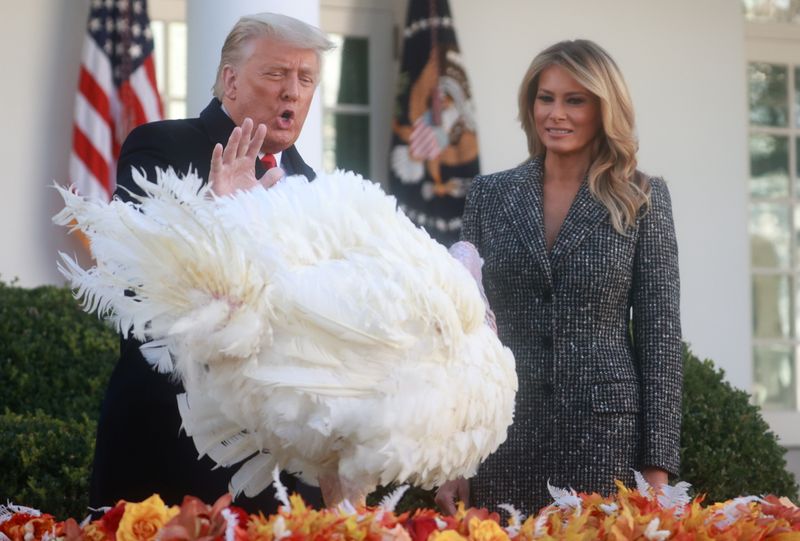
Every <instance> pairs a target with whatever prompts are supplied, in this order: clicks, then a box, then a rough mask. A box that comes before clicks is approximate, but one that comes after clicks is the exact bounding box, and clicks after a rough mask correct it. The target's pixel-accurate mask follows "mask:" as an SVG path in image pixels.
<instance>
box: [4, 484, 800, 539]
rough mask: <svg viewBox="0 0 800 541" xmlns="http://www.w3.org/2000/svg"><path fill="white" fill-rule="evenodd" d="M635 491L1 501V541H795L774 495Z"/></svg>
mask: <svg viewBox="0 0 800 541" xmlns="http://www.w3.org/2000/svg"><path fill="white" fill-rule="evenodd" d="M638 480H639V482H638V486H637V488H636V489H635V490H632V489H628V488H627V487H625V486H624V485H623V484H622V483H618V484H617V486H618V489H619V490H618V492H617V494H616V495H614V496H611V497H606V498H604V497H602V496H599V495H597V494H577V493H575V492H574V491H571V490H562V489H556V488H553V487H551V494H552V495H553V497H554V500H555V501H554V503H553V504H552V505H550V506H548V507H546V508H544V509H542V510H541V512H539V514H538V515H536V516H531V517H523V516H521V515H520V514H519V513H518V512H517V511H516V510H515V509H514V508H513V507H511V506H502V508H503V509H504V511H505V512H506V513H507V514H508V518H507V519H505V520H501V518H500V516H499V515H498V514H497V513H490V512H488V511H487V510H485V509H464V507H463V506H461V507H459V510H458V512H457V513H456V515H455V516H453V517H446V516H442V515H440V514H438V513H436V512H435V511H432V510H417V511H415V512H413V513H401V514H397V513H395V512H394V508H395V506H396V505H397V502H398V501H399V500H400V498H401V496H402V489H401V490H398V491H396V492H395V493H393V494H391V495H389V496H387V497H386V498H385V499H384V500H383V501H382V502H381V504H380V505H379V506H377V507H354V506H351V505H349V504H347V503H345V504H343V505H340V506H338V507H337V508H335V509H322V510H316V509H313V508H311V507H308V506H307V505H306V504H305V502H303V500H302V498H300V496H297V495H292V496H288V495H287V494H286V491H285V489H282V487H278V491H277V492H278V497H279V499H280V500H281V502H282V504H283V505H282V506H281V508H280V510H279V511H278V513H276V514H274V515H271V516H269V517H266V516H264V515H263V514H258V515H248V514H246V513H245V512H244V511H242V510H241V509H238V508H237V507H236V506H234V505H231V497H230V495H226V496H223V497H222V498H220V499H219V500H217V502H216V503H215V504H214V505H207V504H205V503H203V502H201V501H200V500H198V499H197V498H193V497H191V496H187V497H186V498H185V499H184V501H183V503H182V505H180V506H172V507H170V506H167V505H165V504H164V502H163V501H162V500H161V498H159V497H158V496H157V495H153V496H151V497H150V498H148V499H146V500H144V501H143V502H138V503H135V502H124V501H121V502H119V503H118V504H117V505H116V506H115V507H113V508H111V509H108V510H107V511H106V512H105V513H104V515H103V516H102V517H101V518H99V519H97V520H94V521H90V520H89V519H86V520H84V521H83V522H82V523H80V524H79V523H77V522H76V521H75V520H74V519H68V520H65V521H61V522H59V521H56V520H55V519H54V517H52V516H50V515H47V514H43V513H40V512H38V511H36V510H33V509H29V508H24V507H21V506H15V505H11V504H9V505H8V506H0V541H323V540H333V541H529V540H548V541H550V540H561V539H564V540H592V539H604V540H614V541H622V540H629V539H642V540H649V541H664V540H667V539H675V540H682V541H689V540H697V541H700V540H712V539H713V540H742V539H759V540H761V539H764V540H766V539H770V540H776V541H777V540H780V541H800V509H798V508H797V507H796V506H794V505H793V504H792V503H791V502H790V501H788V500H787V499H778V498H776V497H774V496H765V497H753V496H748V497H742V498H737V499H734V500H729V501H727V502H721V503H716V504H713V505H703V498H702V496H701V497H698V498H695V499H693V500H692V499H690V498H689V497H688V495H687V489H688V485H687V484H685V483H679V484H678V485H676V486H675V487H665V488H664V489H663V490H658V491H656V490H654V489H652V488H651V487H649V486H648V485H647V484H646V483H644V481H643V480H642V479H641V478H638Z"/></svg>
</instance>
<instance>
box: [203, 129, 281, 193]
mask: <svg viewBox="0 0 800 541" xmlns="http://www.w3.org/2000/svg"><path fill="white" fill-rule="evenodd" d="M266 135H267V127H266V126H265V125H264V124H259V125H258V127H257V128H256V130H255V132H253V120H252V119H250V118H245V119H244V122H242V125H241V127H240V126H236V127H235V128H234V129H233V131H232V132H231V136H230V137H229V138H228V144H227V145H225V148H224V149H223V147H222V145H221V144H219V143H217V145H216V146H215V147H214V151H213V152H212V154H211V170H210V172H209V174H208V182H209V184H211V190H212V191H213V192H214V194H215V195H217V196H220V197H222V196H225V195H230V194H232V193H234V192H236V191H237V190H251V189H253V188H255V187H256V186H263V187H264V188H271V187H272V186H274V185H275V183H276V182H278V181H279V180H280V179H281V178H282V177H283V171H282V170H281V169H280V168H279V167H273V168H272V169H270V170H269V171H267V172H266V173H264V176H262V177H261V178H260V179H256V168H255V162H256V157H257V156H258V151H259V150H260V149H261V145H263V144H264V137H266Z"/></svg>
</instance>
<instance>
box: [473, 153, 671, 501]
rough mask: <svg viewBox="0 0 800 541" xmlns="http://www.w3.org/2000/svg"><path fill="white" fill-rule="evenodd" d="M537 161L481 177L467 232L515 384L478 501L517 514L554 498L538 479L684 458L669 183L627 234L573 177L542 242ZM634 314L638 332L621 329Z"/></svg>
mask: <svg viewBox="0 0 800 541" xmlns="http://www.w3.org/2000/svg"><path fill="white" fill-rule="evenodd" d="M542 178H543V161H542V159H541V158H534V159H532V160H530V161H528V162H526V163H525V164H523V165H521V166H519V167H516V168H514V169H511V170H508V171H503V172H501V173H495V174H492V175H488V176H482V177H477V178H476V179H475V181H474V182H473V184H472V187H471V189H470V192H469V194H468V196H467V202H466V208H465V211H464V225H463V230H462V238H463V239H464V240H468V241H470V242H472V243H473V244H474V245H475V246H476V247H477V248H478V251H479V252H480V254H481V256H482V257H483V259H484V261H485V264H484V267H483V284H484V287H485V289H486V295H487V297H488V298H489V303H490V305H491V307H492V309H493V310H494V312H495V315H496V316H497V328H498V333H499V336H500V339H501V340H502V342H503V343H504V344H505V345H507V346H508V347H510V348H511V350H512V351H513V352H514V355H515V356H516V362H517V375H518V378H519V392H518V393H517V399H516V411H515V416H514V424H513V425H512V426H511V428H510V429H509V433H508V439H507V441H506V442H505V443H504V444H503V445H501V446H500V448H499V449H498V451H497V452H496V453H494V454H493V455H491V456H490V457H489V458H488V459H487V460H486V462H485V463H483V464H482V465H481V467H480V469H479V471H478V475H477V476H476V477H475V478H473V480H472V484H471V489H472V490H471V494H472V500H473V501H472V503H473V505H477V506H481V507H484V506H485V507H490V508H496V506H497V505H498V504H501V503H511V504H513V505H515V506H516V507H517V508H518V509H521V510H524V511H525V512H526V513H532V512H536V511H537V510H538V509H539V508H540V507H542V506H544V505H547V504H549V503H551V502H552V499H551V498H550V496H549V493H548V491H547V481H548V479H549V481H550V483H551V484H553V485H554V486H558V487H568V486H569V487H572V488H574V489H575V490H577V491H579V492H580V491H587V492H595V491H596V492H600V493H602V494H609V493H612V492H614V491H615V490H616V488H615V486H614V479H619V480H622V481H624V482H626V484H628V485H630V484H631V483H632V482H633V473H632V468H635V469H638V470H641V469H643V468H645V467H647V466H656V467H660V468H663V469H665V470H667V471H669V472H670V473H672V474H677V472H678V466H679V447H680V422H681V387H682V383H683V374H682V363H681V328H680V315H679V300H680V295H679V287H680V286H679V278H678V249H677V243H676V241H675V231H674V226H673V222H672V208H671V204H670V196H669V192H668V191H667V187H666V185H665V184H664V181H663V180H661V179H659V178H653V179H650V189H651V192H650V193H651V195H650V198H651V201H650V207H649V209H643V210H642V211H641V212H640V213H639V217H638V219H637V220H636V223H635V224H634V225H633V226H632V227H631V228H630V229H629V231H628V233H627V234H626V235H621V234H619V233H617V232H616V231H615V230H614V229H613V227H612V226H611V223H610V221H609V214H608V211H607V210H606V208H605V207H604V206H603V205H602V203H600V202H599V201H597V200H596V199H595V198H594V197H593V196H592V195H591V193H590V192H589V189H588V185H587V184H586V183H585V182H584V184H583V185H582V186H581V187H580V189H579V191H578V194H577V196H576V198H575V200H574V202H573V203H572V206H571V208H570V209H569V212H568V214H567V217H566V219H565V221H564V223H563V225H562V227H561V231H560V232H559V234H558V237H557V238H556V241H555V243H554V245H553V247H552V250H551V252H549V253H548V251H547V249H546V246H545V239H544V225H543V224H544V222H543V215H542ZM631 319H632V321H633V328H634V340H633V342H634V343H631V341H630V338H629V333H628V326H629V322H630V321H631Z"/></svg>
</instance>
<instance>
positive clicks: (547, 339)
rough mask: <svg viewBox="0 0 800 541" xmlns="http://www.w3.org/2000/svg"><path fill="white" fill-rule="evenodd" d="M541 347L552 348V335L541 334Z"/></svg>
mask: <svg viewBox="0 0 800 541" xmlns="http://www.w3.org/2000/svg"><path fill="white" fill-rule="evenodd" d="M542 347H543V348H544V349H553V337H552V336H542Z"/></svg>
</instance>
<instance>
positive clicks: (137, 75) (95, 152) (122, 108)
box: [69, 34, 164, 201]
mask: <svg viewBox="0 0 800 541" xmlns="http://www.w3.org/2000/svg"><path fill="white" fill-rule="evenodd" d="M163 117H164V112H163V108H162V106H161V99H160V97H159V95H158V87H157V85H156V76H155V67H154V65H153V57H152V55H150V56H149V57H148V58H147V59H146V60H145V61H144V63H143V64H142V65H141V66H139V68H137V69H136V70H135V71H134V72H133V73H132V74H131V76H130V78H129V79H128V80H126V81H124V82H123V83H122V85H120V87H119V88H116V87H115V86H114V78H113V73H112V66H111V60H110V59H109V57H108V55H107V54H106V53H105V51H103V50H102V49H101V48H100V47H99V46H98V45H97V43H96V42H95V40H94V39H92V37H91V35H89V34H87V35H86V37H85V38H84V43H83V54H82V59H81V71H80V77H79V80H78V93H77V97H76V99H75V117H74V122H73V129H72V134H73V142H72V153H71V155H70V164H69V174H70V181H71V182H72V184H73V185H74V186H75V188H76V189H77V191H78V193H80V194H81V195H83V196H87V197H93V198H99V199H102V200H104V201H108V200H110V199H111V194H113V193H114V189H115V187H116V168H117V159H118V158H119V150H120V147H121V146H122V142H123V141H124V140H125V137H127V135H128V133H129V132H130V130H132V129H133V128H135V127H136V126H138V125H140V124H144V123H146V122H152V121H154V120H160V119H162V118H163Z"/></svg>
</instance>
